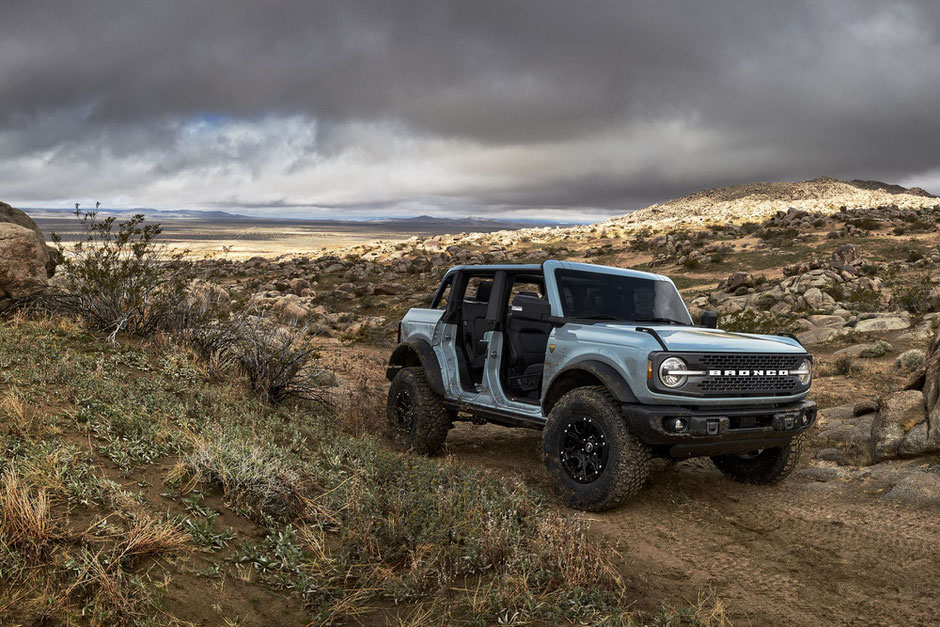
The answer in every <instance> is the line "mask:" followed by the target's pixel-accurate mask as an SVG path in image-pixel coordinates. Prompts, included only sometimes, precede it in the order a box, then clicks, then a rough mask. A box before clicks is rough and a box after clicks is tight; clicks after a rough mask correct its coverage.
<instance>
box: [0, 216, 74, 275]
mask: <svg viewBox="0 0 940 627" xmlns="http://www.w3.org/2000/svg"><path fill="white" fill-rule="evenodd" d="M0 224H15V225H17V226H22V227H24V228H27V229H29V230H30V231H32V232H33V233H35V234H36V235H37V236H38V237H39V241H40V242H42V244H43V246H45V247H46V252H47V253H48V255H47V257H46V277H47V278H51V277H52V275H53V274H55V268H56V265H57V261H58V259H59V251H58V250H56V249H55V248H53V247H52V246H46V239H45V237H43V234H42V231H41V230H40V229H39V227H38V226H36V223H35V222H34V221H33V219H32V218H30V217H29V216H28V215H26V214H25V213H24V212H22V211H20V210H19V209H17V208H16V207H11V206H10V205H8V204H6V203H5V202H0Z"/></svg>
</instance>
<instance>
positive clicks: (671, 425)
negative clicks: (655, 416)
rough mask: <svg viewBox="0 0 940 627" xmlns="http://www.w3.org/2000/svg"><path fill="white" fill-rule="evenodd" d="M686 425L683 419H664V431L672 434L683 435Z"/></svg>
mask: <svg viewBox="0 0 940 627" xmlns="http://www.w3.org/2000/svg"><path fill="white" fill-rule="evenodd" d="M687 427H688V424H687V423H686V421H685V418H666V430H667V431H672V432H673V433H685V430H686V428H687Z"/></svg>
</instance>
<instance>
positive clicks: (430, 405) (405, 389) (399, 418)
mask: <svg viewBox="0 0 940 627" xmlns="http://www.w3.org/2000/svg"><path fill="white" fill-rule="evenodd" d="M386 415H387V417H388V426H389V432H390V434H391V436H392V439H394V440H395V442H396V443H397V444H398V445H399V446H401V447H402V448H404V449H411V450H414V451H415V452H416V453H421V454H422V455H433V454H435V453H437V452H438V451H440V450H441V447H443V446H444V440H445V439H446V438H447V431H448V430H450V427H451V424H452V422H451V421H452V417H453V414H452V412H449V411H448V410H447V408H446V407H444V401H443V399H442V398H441V397H440V395H439V394H437V393H436V392H435V391H434V390H432V389H431V385H430V384H429V383H428V379H427V376H426V375H425V374H424V368H417V367H411V368H402V369H401V371H399V373H398V374H397V375H395V378H394V379H392V384H391V386H390V387H389V389H388V403H387V405H386Z"/></svg>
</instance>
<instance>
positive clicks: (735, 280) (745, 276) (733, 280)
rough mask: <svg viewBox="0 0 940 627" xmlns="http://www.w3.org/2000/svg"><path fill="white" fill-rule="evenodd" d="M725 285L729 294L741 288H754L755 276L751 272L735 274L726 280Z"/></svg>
mask: <svg viewBox="0 0 940 627" xmlns="http://www.w3.org/2000/svg"><path fill="white" fill-rule="evenodd" d="M725 284H726V287H725V289H727V290H728V291H729V292H734V291H735V290H737V289H738V288H739V287H754V285H755V281H754V275H753V274H751V273H750V272H735V273H734V274H732V275H731V276H729V277H728V278H727V279H726V281H725Z"/></svg>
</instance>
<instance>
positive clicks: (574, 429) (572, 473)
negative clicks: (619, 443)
mask: <svg viewBox="0 0 940 627" xmlns="http://www.w3.org/2000/svg"><path fill="white" fill-rule="evenodd" d="M609 450H610V445H609V443H608V441H607V434H606V433H605V432H604V428H603V427H602V426H601V424H600V422H597V421H595V420H593V419H591V418H589V417H587V416H580V417H578V418H575V419H574V420H572V421H570V422H569V423H568V424H567V425H566V426H565V428H564V430H563V431H562V433H561V437H560V442H559V450H558V457H559V459H560V460H561V465H562V468H564V470H565V473H566V474H567V475H568V476H569V477H571V478H572V479H574V480H575V481H577V482H578V483H591V482H593V481H596V480H597V478H598V477H600V476H601V473H602V472H603V470H604V468H605V467H606V466H607V454H608V452H609Z"/></svg>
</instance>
